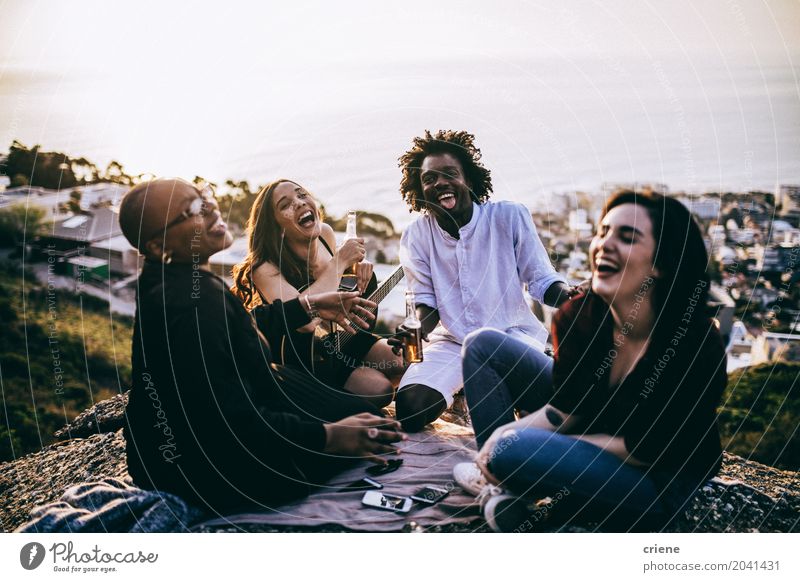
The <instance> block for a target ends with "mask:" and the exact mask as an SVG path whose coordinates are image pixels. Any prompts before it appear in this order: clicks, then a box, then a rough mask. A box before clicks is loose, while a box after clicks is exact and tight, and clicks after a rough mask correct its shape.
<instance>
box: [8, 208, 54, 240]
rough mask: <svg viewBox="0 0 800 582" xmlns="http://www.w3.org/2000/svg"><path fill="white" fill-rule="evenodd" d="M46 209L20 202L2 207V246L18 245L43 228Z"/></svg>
mask: <svg viewBox="0 0 800 582" xmlns="http://www.w3.org/2000/svg"><path fill="white" fill-rule="evenodd" d="M44 214H45V213H44V209H43V208H39V207H38V206H28V207H26V206H25V204H22V203H18V204H14V205H12V206H9V207H7V208H3V209H0V246H6V247H9V246H16V245H18V244H19V243H21V242H22V241H23V240H30V239H32V238H33V237H35V236H36V235H38V234H39V233H40V232H41V230H42V223H43V221H44Z"/></svg>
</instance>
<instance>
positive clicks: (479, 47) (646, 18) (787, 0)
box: [0, 0, 800, 76]
mask: <svg viewBox="0 0 800 582" xmlns="http://www.w3.org/2000/svg"><path fill="white" fill-rule="evenodd" d="M254 4H255V3H254V2H249V3H248V2H235V1H226V2H220V1H213V2H183V3H172V2H163V1H160V0H159V1H155V2H149V1H136V2H129V3H128V4H127V5H120V3H119V2H107V1H103V0H96V1H95V0H79V1H70V2H62V1H57V0H52V1H42V0H18V1H15V0H0V14H2V18H0V73H2V72H3V69H4V68H6V67H10V66H14V67H15V66H20V65H21V66H24V67H26V68H29V67H35V68H37V69H39V68H47V69H51V68H55V67H67V68H69V69H71V70H73V71H74V72H75V73H76V74H79V73H78V70H81V69H92V70H94V71H97V72H102V73H103V74H105V75H113V76H116V75H120V74H123V73H124V74H126V75H127V74H129V73H130V72H134V73H140V74H142V75H143V76H146V75H147V74H148V73H149V74H165V73H172V74H174V73H176V72H186V73H188V74H189V75H193V74H195V73H201V72H202V73H206V74H215V73H219V74H223V73H227V74H230V73H246V72H247V71H250V70H253V69H254V68H257V67H259V66H263V65H269V66H274V65H275V64H276V63H286V64H287V65H289V66H291V65H296V64H302V63H304V62H320V61H339V60H345V61H346V60H350V59H357V60H361V61H363V60H376V61H385V60H405V59H407V58H409V57H410V58H412V59H415V60H416V59H426V58H435V57H437V56H442V57H448V58H452V57H459V56H467V55H476V54H482V55H487V56H490V57H492V58H498V57H499V58H513V57H515V56H550V55H552V56H554V57H561V58H564V57H568V56H569V55H576V56H586V55H596V56H599V57H608V58H620V57H621V58H625V57H631V56H637V55H643V56H647V57H652V56H659V55H663V54H670V55H684V54H685V55H687V56H689V57H691V58H700V57H703V56H708V57H714V56H716V55H725V57H726V58H728V59H733V60H744V61H752V62H753V63H754V64H759V63H769V62H773V61H779V62H784V63H785V62H786V61H787V60H790V59H796V58H797V57H798V55H799V54H800V2H798V1H797V0H784V1H776V2H760V1H756V0H730V1H726V0H715V1H707V0H706V1H704V0H691V1H689V0H669V1H667V0H664V1H661V2H652V1H651V2H648V1H646V0H644V1H642V0H629V1H627V2H625V1H619V0H617V1H602V2H601V1H599V0H598V1H591V0H572V1H569V0H566V1H548V2H545V1H529V2H519V1H517V2H492V3H488V2H485V0H480V1H470V2H453V1H448V2H433V1H430V0H427V1H422V2H419V1H413V2H412V1H397V2H374V1H364V2H348V1H342V2H327V1H319V2H274V3H264V5H263V6H262V5H257V6H254Z"/></svg>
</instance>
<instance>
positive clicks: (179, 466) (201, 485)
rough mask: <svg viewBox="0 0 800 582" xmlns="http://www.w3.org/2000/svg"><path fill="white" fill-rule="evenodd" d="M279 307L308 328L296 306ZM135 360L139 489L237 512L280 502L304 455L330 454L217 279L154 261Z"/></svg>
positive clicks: (141, 287) (134, 454)
mask: <svg viewBox="0 0 800 582" xmlns="http://www.w3.org/2000/svg"><path fill="white" fill-rule="evenodd" d="M272 307H273V308H274V309H278V310H279V311H280V318H286V319H287V320H291V323H290V324H291V325H294V326H298V327H299V326H302V325H305V324H306V323H308V322H309V318H308V315H307V314H306V312H305V311H304V310H303V308H302V306H301V305H300V304H299V302H298V301H297V300H293V301H288V302H287V303H286V304H285V305H283V304H281V303H280V302H275V303H273V305H272ZM275 319H278V318H275ZM132 360H133V361H132V365H133V382H132V388H131V395H130V402H129V403H128V407H127V411H126V417H127V426H126V428H125V438H126V441H127V455H128V469H129V472H130V474H131V477H132V478H133V479H134V481H135V482H136V483H137V484H138V485H140V486H143V487H147V488H157V489H163V490H166V491H171V492H174V493H177V494H179V495H183V496H185V497H187V498H191V499H196V500H201V501H203V502H205V503H212V502H214V503H217V504H225V505H229V506H231V505H236V502H237V498H238V497H241V498H242V499H245V500H246V499H254V500H257V501H258V500H261V501H264V500H267V501H280V500H281V491H282V489H283V488H282V487H279V486H278V485H280V484H281V483H283V482H286V481H287V480H289V481H291V480H292V479H296V478H298V476H297V471H296V466H295V463H294V461H293V458H295V457H296V451H298V450H310V451H319V450H321V449H322V448H324V446H325V429H324V427H323V425H322V422H321V421H320V420H314V419H311V418H302V417H301V416H298V415H297V414H294V413H293V412H288V410H289V407H288V406H287V404H286V400H285V395H284V393H283V391H282V389H281V386H280V384H279V382H278V381H276V377H275V376H276V374H277V373H279V371H278V369H277V368H275V367H274V366H271V365H270V362H271V354H270V348H269V345H268V344H267V342H266V340H265V339H264V337H263V335H262V334H261V333H259V332H258V330H257V329H256V326H255V324H254V322H253V319H252V317H251V316H250V314H248V312H247V311H246V310H245V309H244V307H243V306H242V304H241V302H240V301H239V300H238V299H237V298H236V297H235V296H234V295H233V294H232V293H231V292H230V291H229V290H228V289H227V287H226V286H225V284H224V283H223V281H222V280H221V279H220V278H219V277H217V276H216V275H213V274H212V273H210V272H208V271H202V270H195V269H194V268H193V265H185V264H184V265H177V264H172V265H163V264H161V263H153V262H149V261H148V262H146V263H145V265H144V268H143V270H142V273H141V276H140V277H139V282H138V293H137V310H136V321H135V330H134V336H133V358H132ZM300 478H302V477H300Z"/></svg>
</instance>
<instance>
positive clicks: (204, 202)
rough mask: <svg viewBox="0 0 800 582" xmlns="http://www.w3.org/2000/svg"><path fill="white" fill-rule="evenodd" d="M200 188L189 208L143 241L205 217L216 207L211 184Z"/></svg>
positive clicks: (215, 195)
mask: <svg viewBox="0 0 800 582" xmlns="http://www.w3.org/2000/svg"><path fill="white" fill-rule="evenodd" d="M201 186H202V187H201V188H200V191H199V192H198V193H197V198H195V199H194V200H192V202H191V203H190V204H189V208H187V209H186V210H184V211H183V212H181V213H180V214H179V215H178V216H176V217H175V218H174V219H173V220H171V221H170V222H168V223H167V225H166V226H165V227H164V228H163V229H162V228H159V229H158V230H157V231H156V232H154V233H153V234H151V235H150V236H149V237H147V238H146V239H144V240H151V239H153V238H155V236H156V235H158V234H165V233H166V232H167V230H169V229H170V228H172V227H173V226H177V225H179V224H181V223H182V222H186V221H187V220H189V219H190V218H195V217H197V216H205V215H206V214H208V213H209V212H210V211H211V210H212V209H213V208H214V207H215V206H216V199H217V198H216V197H217V194H216V192H214V188H213V187H212V186H211V184H202V185H201Z"/></svg>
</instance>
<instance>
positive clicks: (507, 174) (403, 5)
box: [0, 0, 800, 216]
mask: <svg viewBox="0 0 800 582" xmlns="http://www.w3.org/2000/svg"><path fill="white" fill-rule="evenodd" d="M798 61H800V0H783V1H776V2H762V1H758V0H713V1H711V0H692V1H689V0H663V1H660V2H653V1H648V0H630V1H626V2H623V1H619V0H616V1H615V0H610V1H608V0H603V1H600V0H596V1H591V0H560V1H556V0H553V1H547V2H545V1H543V0H540V1H528V2H521V1H516V2H500V1H498V2H487V1H486V0H480V1H477V0H471V1H459V2H456V1H446V2H438V1H434V0H425V1H395V2H386V1H383V2H381V1H375V0H373V1H369V2H367V1H363V2H362V1H359V2H349V1H346V0H343V1H339V2H332V1H325V2H322V1H319V2H294V1H292V2H290V1H289V0H283V1H281V2H268V3H263V5H262V4H261V3H259V4H257V3H256V2H249V3H245V2H237V1H221V0H215V1H214V2H183V3H177V2H165V1H163V0H159V1H157V2H150V1H142V0H137V1H135V2H127V3H124V4H123V3H121V2H117V1H115V2H111V1H106V0H72V1H58V0H0V148H5V147H6V146H7V145H8V144H10V143H11V141H12V140H13V139H20V140H21V141H22V142H23V143H26V144H28V145H30V144H41V145H42V147H43V148H45V149H54V150H57V151H64V152H67V153H69V154H71V155H76V156H87V157H89V158H90V159H92V160H95V161H97V162H98V163H100V164H105V163H107V162H108V160H110V159H119V160H121V161H122V162H123V163H124V164H125V167H126V168H127V169H128V170H130V171H132V172H134V173H138V172H145V171H146V172H154V173H157V174H160V175H165V174H166V175H181V176H186V177H192V176H194V175H195V173H199V174H202V175H204V176H206V177H210V178H213V179H219V180H224V179H225V178H227V177H233V178H247V179H251V180H257V181H262V180H266V179H268V178H270V177H275V176H278V175H287V174H291V175H292V176H300V177H301V178H303V179H304V180H308V181H309V183H310V184H307V185H310V186H312V187H317V188H318V190H319V191H320V192H322V193H323V198H325V200H326V202H330V204H333V200H334V199H337V198H336V196H337V195H338V194H339V193H340V192H341V193H342V196H344V192H345V191H346V192H347V195H348V196H351V197H352V196H356V194H355V193H354V191H355V189H354V188H352V187H351V186H352V184H354V183H360V184H361V186H360V189H359V190H358V191H359V192H360V194H358V195H359V196H361V197H362V198H361V199H362V200H363V205H364V207H368V206H369V205H370V204H371V205H372V206H369V208H373V209H374V208H375V207H381V208H382V207H384V206H387V205H388V204H390V203H391V202H392V201H395V193H394V192H395V190H396V188H397V164H396V160H397V156H398V155H399V152H402V151H403V150H404V148H406V147H407V145H408V143H409V141H410V139H411V138H412V137H413V136H414V135H418V134H419V132H420V131H422V130H423V129H425V128H430V129H436V128H440V127H454V128H467V129H469V130H470V131H472V132H475V133H476V135H477V136H478V137H479V140H480V144H481V147H482V149H483V150H484V154H485V160H486V161H487V163H488V164H490V165H491V167H492V168H493V172H494V173H495V176H496V178H497V180H498V181H501V180H505V184H504V187H503V190H504V193H505V196H506V197H508V196H511V195H512V194H513V193H514V192H518V193H519V194H518V195H519V197H520V198H519V199H520V200H522V199H525V200H527V201H529V202H530V200H532V199H533V198H530V194H531V192H532V191H534V192H547V191H549V190H550V189H553V188H560V189H562V190H570V189H574V188H579V187H580V188H583V187H597V186H599V185H600V184H601V183H603V182H605V181H632V180H639V179H646V180H656V181H664V182H669V183H670V184H671V185H673V186H675V187H685V188H689V189H693V188H700V187H706V186H708V185H709V184H711V186H708V187H716V188H723V187H732V188H745V189H746V188H748V187H750V186H758V187H773V185H774V184H776V183H784V182H786V181H787V180H788V181H789V182H790V183H795V182H797V181H798V180H800V79H799V78H798V67H797V63H798ZM687 144H688V145H687ZM0 151H2V149H0ZM376 193H378V194H376ZM380 193H382V194H380ZM525 197H528V198H525ZM343 204H344V203H343ZM399 208H400V210H398V211H397V212H401V211H402V207H399ZM406 216H407V213H406Z"/></svg>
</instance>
